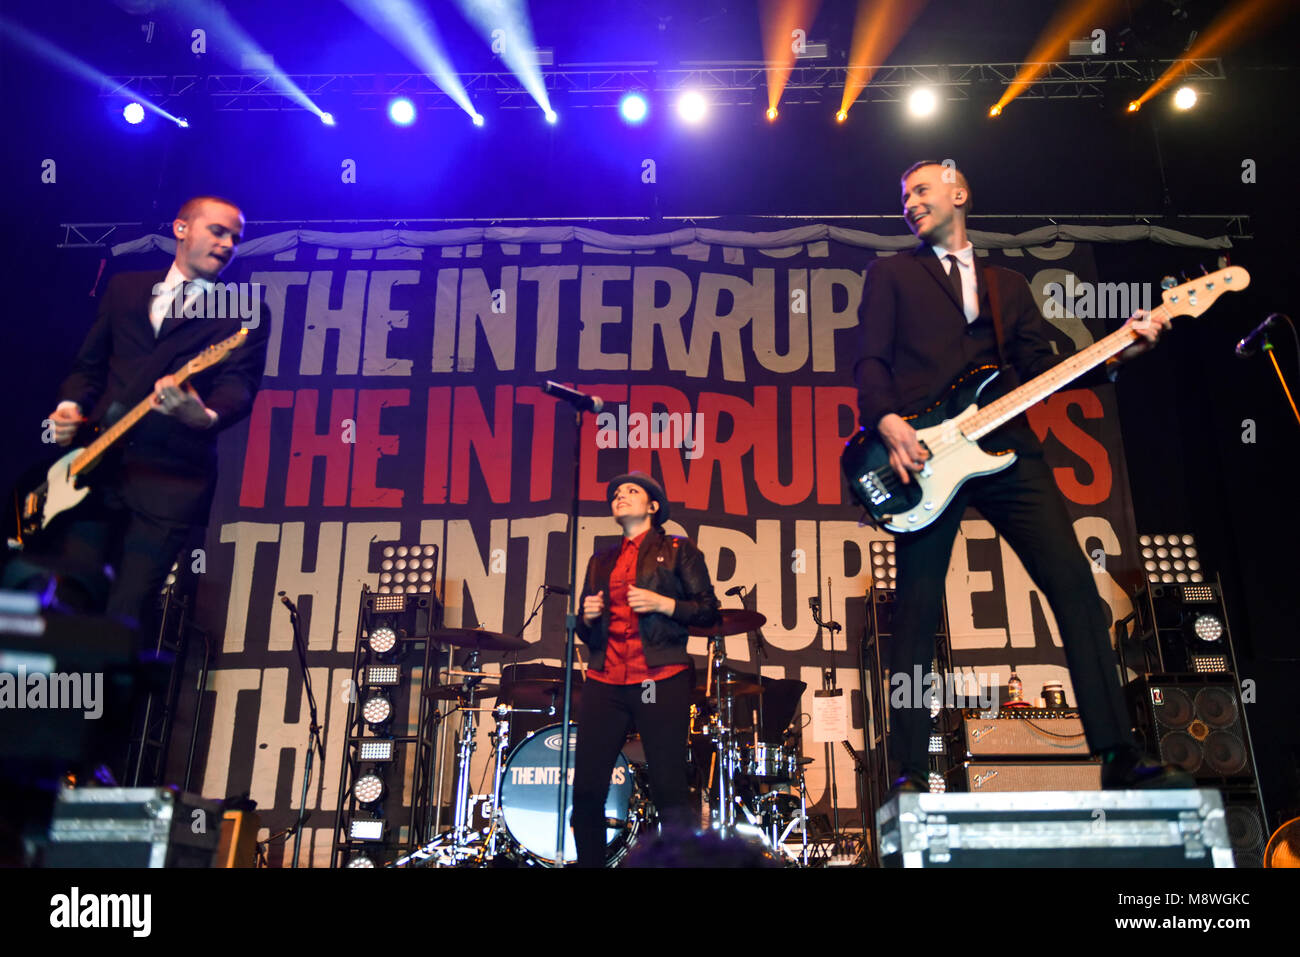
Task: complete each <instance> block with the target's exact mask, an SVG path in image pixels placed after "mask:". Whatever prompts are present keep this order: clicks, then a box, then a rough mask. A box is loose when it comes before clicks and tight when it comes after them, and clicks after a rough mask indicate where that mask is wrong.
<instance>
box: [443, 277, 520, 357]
mask: <svg viewBox="0 0 1300 957" xmlns="http://www.w3.org/2000/svg"><path fill="white" fill-rule="evenodd" d="M493 288H499V289H503V290H504V291H505V298H506V308H505V311H504V312H494V311H493V310H492V290H493ZM518 301H519V267H518V266H502V267H501V283H500V285H499V286H496V287H493V286H492V284H491V283H489V282H488V281H487V277H486V276H484V275H483V270H482V269H466V270H464V271H463V272H462V273H461V282H460V320H459V327H460V335H459V337H458V342H457V350H458V352H457V355H456V370H457V371H458V372H473V371H474V370H475V368H477V362H476V361H475V358H476V355H477V352H476V350H477V348H478V330H479V329H482V330H483V335H484V337H485V338H486V339H487V344H488V349H490V350H491V352H492V361H493V362H494V363H495V364H496V368H497V369H499V370H500V371H502V372H505V371H508V370H510V369H513V368H514V367H515V328H516V322H515V316H516V304H517V303H518Z"/></svg>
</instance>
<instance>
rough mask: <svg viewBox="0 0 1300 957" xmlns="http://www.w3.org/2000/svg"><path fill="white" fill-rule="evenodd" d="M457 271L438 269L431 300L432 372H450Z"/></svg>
mask: <svg viewBox="0 0 1300 957" xmlns="http://www.w3.org/2000/svg"><path fill="white" fill-rule="evenodd" d="M459 288H460V270H459V269H439V270H438V279H437V283H436V285H435V287H434V290H435V291H434V299H433V365H432V370H433V371H434V372H451V371H452V369H453V368H454V366H453V360H454V358H455V353H456V294H457V290H458V289H459Z"/></svg>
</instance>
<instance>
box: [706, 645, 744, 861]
mask: <svg viewBox="0 0 1300 957" xmlns="http://www.w3.org/2000/svg"><path fill="white" fill-rule="evenodd" d="M724 640H725V639H724V637H723V636H722V635H713V636H712V637H711V638H709V641H710V642H711V643H712V645H713V656H712V658H711V659H710V668H709V683H711V684H715V685H716V689H715V691H714V693H715V695H716V697H715V699H714V713H715V714H716V715H717V719H716V720H717V724H716V729H717V730H716V732H715V734H714V738H713V743H714V746H715V747H716V748H717V750H718V821H717V827H718V829H719V831H720V833H721V834H722V836H723V837H728V836H730V834H731V829H732V828H734V827H735V826H736V804H735V800H736V759H737V757H738V750H739V749H738V748H737V746H736V741H735V737H736V733H735V722H734V715H733V714H732V712H733V710H734V708H735V697H734V696H733V694H732V692H731V690H730V689H729V688H724V687H723V685H725V684H727V682H725V681H724V680H723V677H724V675H723V671H722V668H723V663H724V662H725V661H726V651H725V649H724V645H723V641H724ZM706 693H707V689H706Z"/></svg>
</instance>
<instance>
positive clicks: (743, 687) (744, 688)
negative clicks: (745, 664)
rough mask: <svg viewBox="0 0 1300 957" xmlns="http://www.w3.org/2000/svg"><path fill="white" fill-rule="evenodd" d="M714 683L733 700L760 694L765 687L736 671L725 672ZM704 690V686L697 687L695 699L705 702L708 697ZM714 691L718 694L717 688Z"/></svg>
mask: <svg viewBox="0 0 1300 957" xmlns="http://www.w3.org/2000/svg"><path fill="white" fill-rule="evenodd" d="M713 683H714V684H715V685H721V689H720V690H722V691H724V692H727V693H729V694H730V695H731V696H732V697H733V698H740V697H743V696H745V695H753V694H758V693H759V692H760V691H762V690H763V686H762V685H761V684H759V683H758V682H757V681H755V680H754V679H753V678H752V677H750V676H749V675H740V674H736V673H735V672H734V671H726V672H723V674H722V675H721V677H719V678H715V679H714V682H713ZM704 688H705V686H704V685H703V684H700V685H696V686H695V697H696V698H698V699H699V700H700V701H703V700H704V699H705V697H706V696H705V693H704ZM714 690H715V692H716V691H717V690H719V689H717V688H715V689H714ZM708 697H712V695H709V696H708ZM696 703H697V704H698V703H699V702H698V701H697V702H696Z"/></svg>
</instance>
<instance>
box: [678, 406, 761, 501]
mask: <svg viewBox="0 0 1300 957" xmlns="http://www.w3.org/2000/svg"><path fill="white" fill-rule="evenodd" d="M699 403H700V405H699V410H700V414H701V415H702V416H703V420H704V433H705V434H704V435H697V436H695V441H696V442H697V443H699V445H697V446H696V447H697V448H698V449H700V452H701V455H700V457H699V458H697V459H695V460H694V461H692V462H691V465H690V478H689V479H688V480H687V482H686V507H687V508H697V509H701V510H704V509H707V508H708V507H709V487H710V486H711V485H712V484H713V463H714V462H717V463H718V471H719V472H720V473H721V475H722V508H723V511H725V512H728V513H730V514H732V515H746V514H748V513H749V506H748V503H747V502H746V500H745V471H746V470H745V467H744V465H743V464H742V463H741V461H740V460H741V457H742V456H743V455H744V454H745V453H746V452H748V451H749V450H750V449H752V448H753V447H754V436H753V434H752V431H751V430H752V429H753V422H754V407H753V406H752V405H750V404H749V403H748V402H746V401H745V400H744V399H738V398H736V397H735V396H732V395H725V394H723V393H721V392H701V393H700V395H699ZM724 414H725V415H726V416H728V417H729V418H730V419H731V436H730V437H729V438H728V439H727V440H726V441H725V442H724V441H722V440H720V439H719V438H718V434H719V433H720V432H721V431H722V416H723V415H724Z"/></svg>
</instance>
